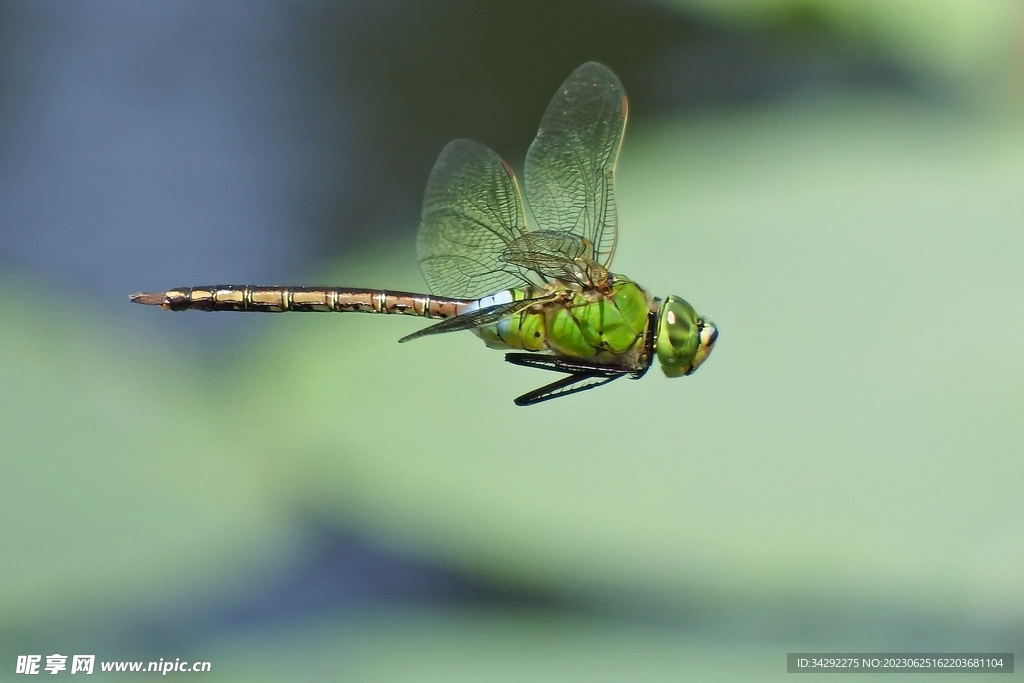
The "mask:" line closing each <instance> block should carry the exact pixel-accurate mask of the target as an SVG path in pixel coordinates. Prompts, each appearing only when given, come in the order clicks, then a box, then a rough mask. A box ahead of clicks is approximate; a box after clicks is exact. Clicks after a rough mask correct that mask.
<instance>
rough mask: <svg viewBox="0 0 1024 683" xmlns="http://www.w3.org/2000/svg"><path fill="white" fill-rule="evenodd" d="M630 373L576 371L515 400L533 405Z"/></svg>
mask: <svg viewBox="0 0 1024 683" xmlns="http://www.w3.org/2000/svg"><path fill="white" fill-rule="evenodd" d="M626 374H628V373H621V372H620V373H618V374H615V375H608V374H604V375H594V374H589V373H576V374H572V375H569V376H568V377H563V378H562V379H560V380H558V381H557V382H552V383H551V384H546V385H544V386H542V387H541V388H540V389H534V390H533V391H531V392H528V393H525V394H523V395H522V396H520V397H519V398H517V399H516V400H515V404H516V405H517V406H532V405H536V404H538V403H543V402H544V401H550V400H551V399H553V398H561V397H562V396H568V395H569V394H576V393H579V392H581V391H587V390H588V389H596V388H597V387H600V386H603V385H605V384H608V382H614V381H615V380H617V379H618V378H620V377H624V376H625V375H626Z"/></svg>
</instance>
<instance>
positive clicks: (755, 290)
mask: <svg viewBox="0 0 1024 683" xmlns="http://www.w3.org/2000/svg"><path fill="white" fill-rule="evenodd" d="M587 60H597V61H602V62H604V63H606V64H608V65H609V66H610V67H611V68H612V69H613V70H615V71H616V72H617V73H618V74H619V76H620V78H621V79H622V81H623V83H624V85H625V87H626V90H627V92H628V93H629V95H630V101H631V119H630V126H629V130H628V131H627V136H626V142H625V146H624V149H623V153H622V157H621V159H620V172H619V175H618V178H619V185H618V189H619V193H618V194H619V198H620V199H619V201H620V242H619V245H620V246H619V251H618V252H617V256H616V262H615V270H616V271H617V272H621V273H623V274H626V275H628V276H629V277H631V278H633V279H636V280H637V281H638V282H640V283H642V284H643V285H645V286H646V287H649V288H650V289H651V290H652V291H653V292H655V293H657V294H661V295H663V294H668V293H674V294H678V295H682V296H684V297H685V298H687V299H688V300H689V301H690V302H691V303H693V304H694V306H695V307H696V308H697V309H698V310H700V311H701V312H704V313H706V314H708V315H709V316H710V317H712V318H713V319H714V320H715V321H716V323H717V324H718V325H719V327H720V328H721V330H722V338H721V341H720V343H719V346H718V347H717V349H716V351H715V354H714V355H713V356H712V358H711V360H710V361H709V362H708V364H707V365H706V366H704V367H703V368H702V369H701V371H700V372H699V373H697V374H696V375H694V376H693V377H690V378H688V379H686V380H685V381H682V380H677V381H674V382H669V381H667V380H664V379H663V378H661V377H657V376H654V375H655V374H657V373H652V375H651V376H649V377H647V378H646V379H645V380H644V381H642V382H637V383H635V384H634V383H626V384H623V385H621V386H620V385H619V384H618V383H617V384H615V385H612V386H610V387H608V388H605V389H602V390H601V391H595V392H590V393H589V394H584V395H580V396H576V397H571V398H568V399H564V400H561V401H558V402H555V403H548V404H544V405H543V406H540V407H536V408H532V409H518V408H515V407H514V406H513V405H512V402H511V400H512V398H513V397H514V396H516V395H518V394H519V393H523V392H525V391H527V390H529V389H532V388H534V387H535V386H538V385H539V384H541V383H542V382H545V381H547V378H545V377H537V376H536V374H535V373H531V372H529V371H527V370H525V369H522V368H514V367H511V366H507V365H506V364H505V363H503V362H502V359H501V356H500V355H499V354H497V353H495V352H493V351H490V350H488V349H486V348H484V347H483V345H482V344H480V342H479V340H477V339H476V338H475V337H472V336H471V335H465V336H464V337H462V336H459V337H452V338H443V337H436V338H431V339H426V340H423V341H422V342H417V343H416V344H411V345H409V346H408V347H406V346H398V345H397V344H396V343H395V341H396V340H397V339H398V338H399V337H401V336H402V335H404V334H407V333H409V332H411V331H413V330H414V329H415V328H416V326H417V324H418V323H417V322H416V321H415V320H408V319H406V320H396V319H387V320H383V319H377V318H375V317H373V316H280V317H278V316H233V315H228V314H223V315H205V314H198V313H190V314H180V315H179V314H174V315H172V314H169V313H162V312H160V311H157V310H153V309H145V310H144V309H141V308H140V307H137V306H130V305H129V303H128V300H127V295H128V294H130V293H132V292H135V291H139V290H148V291H154V290H156V291H159V290H163V289H167V288H169V287H173V286H187V285H192V284H208V283H220V282H234V283H254V284H323V283H329V284H338V285H349V286H368V287H390V288H395V289H405V290H412V291H415V290H422V289H423V287H424V285H423V283H422V279H421V278H420V276H419V274H418V271H417V268H416V264H415V254H414V246H413V244H414V234H415V229H416V226H417V222H418V212H419V202H420V198H421V193H422V190H423V187H424V184H425V182H426V178H427V176H428V174H429V172H430V168H431V166H432V163H433V160H434V158H435V157H436V155H437V153H438V152H439V151H440V149H441V148H442V147H443V145H444V144H445V143H446V142H447V141H448V140H450V139H452V138H455V137H469V138H474V139H477V140H480V141H482V142H484V143H486V144H487V145H489V146H491V147H492V148H494V149H495V150H497V151H498V152H499V153H500V154H501V155H502V156H503V157H505V158H507V159H508V160H509V161H510V162H511V163H512V164H513V166H515V167H517V168H520V167H521V162H522V158H523V155H524V153H525V150H526V148H527V146H528V144H529V142H530V140H531V139H532V137H533V135H534V133H535V131H536V126H537V123H538V122H539V120H540V116H541V114H542V113H543V110H544V107H545V106H546V104H547V102H548V100H549V99H550V97H551V95H552V94H553V93H554V91H555V89H556V88H557V86H558V85H559V83H561V81H562V80H563V79H564V78H565V77H566V76H567V75H568V74H569V73H570V72H571V71H572V70H573V68H575V67H576V66H578V65H579V64H580V63H582V62H584V61H587ZM1022 114H1024V8H1022V6H1021V4H1020V3H1019V2H1016V1H1012V0H973V1H969V0H943V1H941V2H925V1H924V0H920V1H909V0H908V1H907V2H901V3H888V2H883V1H882V0H871V1H867V0H861V1H858V2H854V1H853V0H850V1H849V2H847V1H845V0H834V1H829V0H729V1H727V2H709V1H708V0H662V1H661V2H655V1H653V0H651V1H649V2H613V1H611V0H607V1H597V0H591V1H590V2H586V1H584V0H555V1H544V2H542V1H540V0H527V1H525V2H517V3H509V2H504V3H503V2H479V1H471V0H452V1H448V2H441V1H437V0H428V1H426V2H408V1H403V0H388V1H386V2H359V1H354V2H336V3H330V2H322V1H308V2H296V3H284V2H271V1H263V0H259V1H256V2H245V3H243V2H238V1H237V0H220V1H217V2H176V3H129V2H114V1H98V2H91V3H84V4H83V3H67V2H63V3H62V2H24V1H10V0H0V207H2V211H0V216H2V218H0V658H2V660H3V662H4V664H3V665H2V667H0V678H3V677H10V676H13V675H14V674H13V673H12V672H13V671H14V662H15V659H16V656H17V655H18V654H32V653H36V654H43V655H47V654H52V653H58V652H59V653H63V654H73V653H79V654H95V655H96V656H97V660H132V659H139V660H155V659H158V658H160V657H163V658H165V659H174V658H175V657H180V658H182V659H189V660H196V659H199V660H208V661H211V662H212V665H213V671H212V673H211V674H206V678H210V679H211V680H324V679H337V680H346V681H350V680H351V681H363V680H365V681H383V680H416V681H427V680H444V681H456V680H467V681H469V680H473V681H479V680H502V681H514V680H524V681H525V680H529V681H562V680H673V681H675V680H734V679H757V680H768V679H772V678H782V677H783V676H785V653H786V652H793V651H869V650H870V651H888V652H895V651H924V652H929V651H931V652H935V651H992V652H995V651H1003V652H1006V651H1017V652H1018V653H1020V652H1021V650H1022V644H1024V636H1022V633H1024V630H1022V629H1024V524H1022V519H1024V496H1022V495H1021V484H1020V482H1021V474H1022V462H1024V428H1022V421H1021V418H1020V416H1021V415H1022V409H1024V382H1022V381H1021V380H1022V377H1024V355H1022V353H1021V351H1020V343H1019V340H1020V339H1021V338H1022V336H1024V316H1022V313H1024V308H1022V303H1021V301H1022V300H1021V293H1022V292H1024V268H1022V267H1021V264H1022V257H1024V230H1022V228H1024V125H1022ZM44 661H45V660H44ZM97 675H99V676H100V677H103V675H102V674H97Z"/></svg>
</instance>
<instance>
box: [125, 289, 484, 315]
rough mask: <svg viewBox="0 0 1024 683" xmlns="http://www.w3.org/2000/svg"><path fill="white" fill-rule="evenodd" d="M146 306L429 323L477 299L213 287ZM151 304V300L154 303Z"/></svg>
mask: <svg viewBox="0 0 1024 683" xmlns="http://www.w3.org/2000/svg"><path fill="white" fill-rule="evenodd" d="M137 296H138V297H140V299H137V300H139V302H140V303H153V304H158V305H160V306H162V307H164V308H166V309H168V310H172V311H184V310H188V309H195V310H199V311H256V312H264V313H284V312H288V311H322V312H325V313H349V312H357V313H396V314H399V315H418V316H422V317H424V318H451V317H453V316H456V315H459V314H460V313H464V312H465V311H467V310H470V307H471V306H472V305H475V304H476V301H475V300H473V299H449V298H446V297H435V296H430V295H429V294H415V293H412V292H395V291H391V290H386V289H360V288H355V287H261V286H254V285H213V286H204V287H183V288H180V289H171V290H168V291H166V292H163V293H162V294H144V295H137ZM150 299H151V300H150Z"/></svg>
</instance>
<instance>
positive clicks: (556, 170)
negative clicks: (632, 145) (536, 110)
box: [525, 62, 628, 268]
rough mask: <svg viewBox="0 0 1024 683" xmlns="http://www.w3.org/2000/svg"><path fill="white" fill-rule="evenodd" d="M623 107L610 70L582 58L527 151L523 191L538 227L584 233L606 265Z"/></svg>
mask: <svg viewBox="0 0 1024 683" xmlns="http://www.w3.org/2000/svg"><path fill="white" fill-rule="evenodd" d="M627 110H628V107H627V103H626V94H625V92H624V91H623V89H622V84H621V83H619V79H618V78H617V77H616V76H615V74H614V73H612V72H611V70H610V69H608V67H606V66H604V65H602V64H598V63H597V62H587V63H586V64H584V65H583V66H581V67H579V68H578V69H576V70H575V71H574V72H572V74H571V75H570V76H569V78H567V79H566V81H565V83H563V84H562V87H561V88H559V90H558V92H557V93H555V96H554V98H553V99H552V100H551V103H550V104H549V105H548V108H547V111H545V112H544V118H543V119H542V120H541V122H540V129H539V130H538V131H537V137H536V138H535V139H534V141H533V144H531V145H530V150H529V151H528V152H527V154H526V171H525V179H526V196H527V199H528V200H529V202H530V208H531V209H532V210H533V215H534V218H536V220H537V224H538V226H539V229H541V230H549V231H550V230H565V231H568V232H571V233H573V234H575V235H578V236H580V237H583V238H585V239H586V240H588V241H589V242H590V243H591V244H592V245H593V252H594V261H596V262H597V263H599V264H600V265H602V266H604V267H605V268H607V267H608V266H609V265H610V264H611V260H612V256H613V254H614V252H615V242H616V237H617V232H618V217H617V214H616V210H615V162H616V161H617V160H618V156H619V147H620V146H621V145H622V134H623V131H624V130H625V127H626V114H627Z"/></svg>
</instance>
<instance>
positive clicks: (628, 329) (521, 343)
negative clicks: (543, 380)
mask: <svg viewBox="0 0 1024 683" xmlns="http://www.w3.org/2000/svg"><path fill="white" fill-rule="evenodd" d="M555 292H560V293H564V297H563V298H562V299H561V300H559V301H555V302H548V303H542V304H538V305H537V306H531V307H530V308H528V309H526V310H524V311H523V312H521V313H519V314H518V315H514V316H511V317H509V318H506V319H504V320H501V321H499V322H497V323H494V324H492V325H485V326H483V327H480V328H478V329H477V334H478V335H479V336H480V338H481V339H483V340H484V343H485V344H487V346H489V347H491V348H496V349H524V350H526V351H551V352H553V353H554V354H556V355H558V356H564V357H569V358H586V359H588V360H591V361H594V362H597V363H607V364H612V365H619V366H624V367H640V366H641V365H646V363H647V362H649V359H647V358H644V357H643V356H644V351H645V346H644V337H645V332H646V330H647V324H648V315H649V313H650V312H651V311H652V310H655V308H654V307H655V306H656V302H655V301H654V299H652V298H651V297H650V296H648V294H647V292H645V291H644V290H643V289H642V288H641V287H640V286H639V285H637V284H636V283H635V282H632V281H630V280H628V279H626V278H624V277H621V276H617V275H616V276H612V278H611V279H610V285H609V287H608V288H607V289H606V290H605V291H600V290H597V289H583V288H582V287H580V286H579V285H576V284H573V283H567V282H561V281H558V282H555V283H552V284H551V285H548V286H547V287H531V288H525V289H512V290H507V292H500V293H498V294H495V295H492V296H490V297H485V298H484V299H481V300H480V305H481V306H487V305H490V303H491V302H492V301H493V302H494V303H500V302H501V301H505V300H509V297H511V299H512V300H517V301H518V300H521V299H526V298H537V297H542V296H545V295H546V294H551V293H555Z"/></svg>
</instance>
